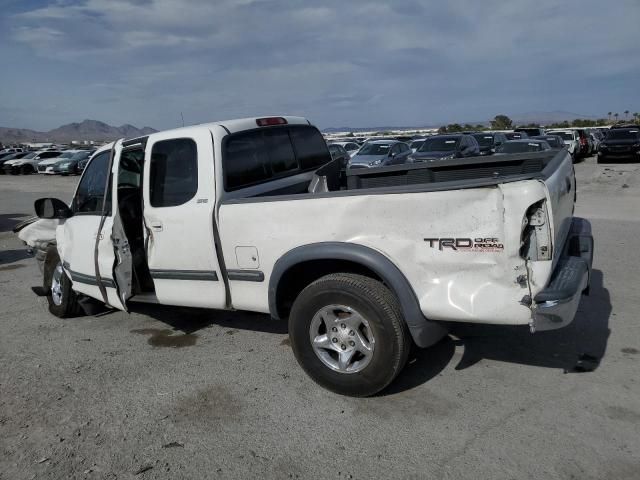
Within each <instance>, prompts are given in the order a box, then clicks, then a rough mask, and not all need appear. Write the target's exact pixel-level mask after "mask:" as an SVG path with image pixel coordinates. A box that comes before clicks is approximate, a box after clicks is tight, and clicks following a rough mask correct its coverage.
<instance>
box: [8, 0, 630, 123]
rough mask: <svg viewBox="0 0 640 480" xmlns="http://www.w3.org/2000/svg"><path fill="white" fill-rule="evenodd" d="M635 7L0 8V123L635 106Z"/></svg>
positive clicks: (344, 117) (368, 1)
mask: <svg viewBox="0 0 640 480" xmlns="http://www.w3.org/2000/svg"><path fill="white" fill-rule="evenodd" d="M638 25H640V1H639V0H616V1H608V2H607V1H603V0H596V1H592V0H564V1H562V2H558V1H557V0H482V1H479V0H449V1H427V0H406V1H405V0H387V1H381V2H379V1H376V0H363V1H361V0H348V1H345V0H335V1H314V2H311V1H295V0H57V1H41V0H0V60H1V62H2V67H1V69H0V126H7V127H9V126H10V127H16V128H32V129H36V130H48V129H51V128H55V127H58V126H60V125H62V124H65V123H70V122H74V121H81V120H83V119H85V118H89V119H96V120H101V121H104V122H107V123H109V124H111V125H122V124H125V123H130V124H133V125H135V126H138V127H142V126H151V127H154V128H157V129H166V128H173V127H175V126H178V125H181V123H182V120H181V114H182V115H183V116H184V121H185V123H186V124H196V123H203V122H209V121H216V120H223V119H229V118H239V117H245V116H258V115H266V114H289V115H302V116H305V117H307V118H309V119H310V120H311V121H312V123H314V124H315V125H317V126H319V127H320V128H327V127H341V126H353V127H369V126H429V125H438V124H442V123H451V122H466V121H473V122H475V121H483V120H487V119H490V118H493V116H495V115H496V114H500V113H504V114H507V115H509V116H512V117H517V116H518V115H519V114H524V113H527V112H540V111H559V110H560V111H568V112H575V113H577V114H581V115H589V116H598V117H606V113H607V112H609V111H613V112H619V113H620V114H621V117H622V112H623V111H624V110H630V111H631V112H637V111H640V95H639V88H638V86H639V85H638V84H639V80H640V33H639V32H640V30H638Z"/></svg>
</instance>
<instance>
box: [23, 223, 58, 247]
mask: <svg viewBox="0 0 640 480" xmlns="http://www.w3.org/2000/svg"><path fill="white" fill-rule="evenodd" d="M57 226H58V220H48V219H44V218H41V219H39V220H37V221H35V222H33V223H32V224H30V225H27V226H26V227H24V228H23V229H22V230H20V231H19V232H18V238H19V239H20V240H22V241H23V242H25V243H26V244H27V245H29V246H30V247H32V248H37V247H39V246H46V245H48V244H50V243H53V242H55V241H56V227H57Z"/></svg>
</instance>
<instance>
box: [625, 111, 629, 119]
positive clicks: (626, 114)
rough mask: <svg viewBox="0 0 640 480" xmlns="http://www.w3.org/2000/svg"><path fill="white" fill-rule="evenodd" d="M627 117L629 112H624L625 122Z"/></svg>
mask: <svg viewBox="0 0 640 480" xmlns="http://www.w3.org/2000/svg"><path fill="white" fill-rule="evenodd" d="M628 116H629V110H625V111H624V119H625V120H626V119H627V117H628Z"/></svg>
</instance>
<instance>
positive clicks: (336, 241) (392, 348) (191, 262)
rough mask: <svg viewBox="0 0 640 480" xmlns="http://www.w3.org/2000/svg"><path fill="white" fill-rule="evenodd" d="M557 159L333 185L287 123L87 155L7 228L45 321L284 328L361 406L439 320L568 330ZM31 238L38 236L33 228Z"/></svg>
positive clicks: (404, 170) (582, 275)
mask: <svg viewBox="0 0 640 480" xmlns="http://www.w3.org/2000/svg"><path fill="white" fill-rule="evenodd" d="M575 188H576V186H575V176H574V172H573V165H572V162H571V157H570V155H569V154H568V152H567V150H566V149H565V150H562V151H560V152H555V151H554V152H542V153H531V154H517V155H504V156H496V157H478V158H464V159H452V160H442V161H432V162H425V163H412V164H407V165H394V166H389V167H382V168H370V169H358V170H353V171H347V172H346V174H345V172H341V171H340V166H339V165H338V164H337V163H335V162H331V157H330V155H329V152H328V150H327V146H326V144H325V142H324V139H323V138H322V136H321V134H320V132H319V131H318V130H317V129H316V128H315V127H313V126H311V125H310V123H309V122H308V121H307V120H305V119H303V118H299V117H267V118H249V119H241V120H231V121H222V122H217V123H211V124H204V125H197V126H192V127H187V128H181V129H177V130H171V131H166V132H160V133H154V134H152V135H149V136H147V137H142V138H135V139H131V140H119V141H117V142H114V143H113V144H111V145H109V146H107V147H104V148H102V149H101V150H98V151H97V152H96V154H95V155H94V156H93V157H92V159H91V160H90V162H89V164H88V165H87V167H86V169H85V171H84V173H83V175H82V177H81V179H80V182H79V185H78V187H77V190H76V192H75V195H74V197H73V200H72V201H71V204H70V205H67V204H65V203H64V202H62V201H60V200H56V199H50V198H49V199H40V200H38V201H37V202H36V212H37V215H38V216H39V217H40V218H43V219H49V220H48V221H49V222H51V221H52V220H53V221H54V222H55V235H50V238H46V235H44V236H43V235H42V234H40V233H39V232H41V231H42V230H41V227H42V224H41V223H40V222H36V223H35V224H33V225H30V226H28V227H26V228H24V229H23V230H22V231H21V232H20V235H21V238H23V239H24V240H25V241H26V242H27V243H28V244H29V245H31V247H34V248H35V249H37V250H39V252H38V258H39V259H40V260H41V261H42V263H43V267H44V268H43V271H44V290H43V291H44V292H46V295H47V297H48V301H49V305H50V311H51V312H52V313H53V314H54V315H57V316H59V317H64V316H70V315H75V314H77V313H78V312H79V311H80V309H81V307H82V306H83V305H87V304H88V303H90V302H95V300H90V299H96V300H98V301H100V302H102V303H104V304H106V305H108V306H110V307H113V308H116V309H120V310H127V308H128V305H129V304H130V302H136V301H139V302H153V303H157V304H162V305H182V306H193V307H206V308H212V309H226V310H230V309H234V310H250V311H255V312H264V313H266V314H270V315H271V317H274V318H276V319H288V322H289V335H290V338H291V345H292V347H293V351H294V353H295V356H296V358H297V360H298V362H299V363H300V365H301V366H302V368H304V370H305V371H306V372H307V373H308V374H309V376H311V378H313V380H315V381H316V382H317V383H319V384H320V385H322V386H324V387H326V388H328V389H330V390H333V391H335V392H338V393H341V394H346V395H354V396H365V395H371V394H374V393H376V392H378V391H380V390H381V389H383V388H384V387H386V386H387V385H388V384H389V383H390V382H391V381H392V380H393V379H394V378H395V377H396V375H397V374H398V373H399V372H400V370H401V369H402V368H403V365H404V363H405V361H406V359H407V355H408V352H409V348H410V345H411V342H412V341H413V342H415V343H416V344H417V345H418V346H420V347H428V346H430V345H433V344H434V343H436V342H437V341H438V340H439V339H441V338H442V337H443V336H444V335H446V333H447V325H448V324H450V322H473V323H487V324H502V325H523V326H525V327H527V326H528V327H529V328H530V329H531V331H532V332H534V331H538V330H546V329H552V328H559V327H562V326H564V325H566V324H567V323H569V322H570V321H571V320H572V319H573V317H574V315H575V313H576V311H577V308H578V303H579V301H580V297H581V294H582V293H583V292H586V291H587V290H588V286H589V277H590V271H591V263H592V259H593V237H592V236H591V230H590V224H589V223H588V222H587V221H586V220H583V219H579V218H574V217H573V210H574V202H575ZM39 224H40V225H39Z"/></svg>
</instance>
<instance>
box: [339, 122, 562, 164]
mask: <svg viewBox="0 0 640 480" xmlns="http://www.w3.org/2000/svg"><path fill="white" fill-rule="evenodd" d="M531 133H539V131H537V132H531ZM346 143H348V142H342V141H336V142H329V144H328V146H329V152H330V153H331V156H332V158H333V159H334V160H335V159H340V163H341V165H343V166H344V167H346V168H351V169H357V168H371V167H382V166H389V165H399V164H405V163H420V162H429V161H434V160H448V159H453V158H467V157H477V156H486V155H494V154H495V155H498V154H506V153H526V152H539V151H545V150H554V149H556V150H558V149H562V148H565V142H564V141H563V138H562V137H560V136H557V135H552V134H547V135H540V136H537V137H532V138H529V137H528V135H527V133H526V132H524V131H523V132H463V133H456V134H445V135H433V136H429V137H426V138H414V139H412V140H411V141H410V143H407V142H404V141H400V140H398V139H396V138H388V139H375V140H374V139H370V140H367V141H365V143H364V144H363V145H362V146H361V147H360V148H359V149H358V150H357V151H355V154H353V153H351V152H349V151H347V150H346V148H345V146H346V145H345V144H346ZM353 143H355V142H353Z"/></svg>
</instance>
